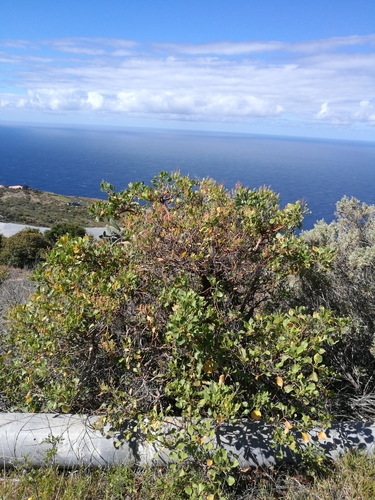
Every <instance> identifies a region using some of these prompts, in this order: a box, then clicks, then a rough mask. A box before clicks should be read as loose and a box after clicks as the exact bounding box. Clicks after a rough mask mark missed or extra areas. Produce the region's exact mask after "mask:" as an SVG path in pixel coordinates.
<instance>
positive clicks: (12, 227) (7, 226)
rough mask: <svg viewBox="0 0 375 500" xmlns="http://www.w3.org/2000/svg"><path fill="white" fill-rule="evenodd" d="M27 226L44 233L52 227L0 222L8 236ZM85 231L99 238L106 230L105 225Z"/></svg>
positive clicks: (3, 232)
mask: <svg viewBox="0 0 375 500" xmlns="http://www.w3.org/2000/svg"><path fill="white" fill-rule="evenodd" d="M26 228H32V229H39V231H40V232H41V233H43V234H44V232H45V231H47V230H48V229H50V228H49V227H38V226H31V225H30V224H13V223H10V222H0V234H2V235H3V236H5V237H6V238H9V237H10V236H13V235H14V234H17V233H19V232H20V231H22V230H23V229H26ZM85 231H86V233H87V234H91V235H92V236H94V237H95V238H99V236H100V235H101V234H103V232H104V231H105V227H85Z"/></svg>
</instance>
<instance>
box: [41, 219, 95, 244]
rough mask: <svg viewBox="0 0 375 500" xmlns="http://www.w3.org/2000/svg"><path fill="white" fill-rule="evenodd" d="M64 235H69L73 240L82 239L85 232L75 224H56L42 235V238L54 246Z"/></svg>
mask: <svg viewBox="0 0 375 500" xmlns="http://www.w3.org/2000/svg"><path fill="white" fill-rule="evenodd" d="M66 234H69V235H70V236H72V237H73V238H77V237H80V238H82V237H83V236H85V234H86V230H85V228H84V227H82V226H80V225H79V224H76V223H75V222H58V223H56V224H54V225H53V226H52V227H51V229H48V230H47V231H46V232H45V233H44V237H45V238H46V239H47V240H48V241H49V242H50V243H52V244H55V243H56V241H57V240H58V239H59V238H61V236H64V235H66Z"/></svg>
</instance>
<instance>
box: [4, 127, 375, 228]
mask: <svg viewBox="0 0 375 500" xmlns="http://www.w3.org/2000/svg"><path fill="white" fill-rule="evenodd" d="M176 169H179V170H180V171H181V172H182V173H183V174H189V175H190V176H191V177H199V178H201V177H206V176H210V177H213V178H215V179H216V180H217V181H219V182H223V183H224V184H225V186H226V187H227V188H228V189H231V188H233V187H234V186H235V184H236V183H237V182H240V183H241V184H243V185H244V186H249V187H251V188H258V187H260V186H263V185H266V186H270V187H271V188H272V189H273V190H274V191H276V192H277V193H279V194H280V200H281V204H282V205H284V204H286V203H289V202H294V201H296V200H298V199H300V200H304V201H305V202H307V204H308V207H309V209H310V210H311V212H312V213H311V214H310V215H307V216H306V217H305V220H304V225H303V228H304V229H310V228H312V227H313V225H314V222H315V221H316V220H319V219H325V220H326V221H327V222H330V221H331V220H332V219H333V217H334V211H335V204H336V202H337V201H338V200H340V199H341V198H342V197H343V196H344V195H346V196H349V197H351V196H354V197H356V198H358V199H359V200H361V201H363V202H366V203H369V204H375V189H374V188H375V142H371V143H370V142H367V143H366V142H355V141H329V140H322V139H302V138H290V137H269V136H260V135H259V136H256V135H246V134H224V133H209V132H192V131H171V130H150V129H130V128H96V127H86V128H84V127H82V128H76V127H70V128H69V127H61V126H52V125H50V126H9V125H7V126H5V125H2V126H0V184H5V185H15V184H20V185H28V186H29V187H31V188H38V189H41V190H43V191H51V192H55V193H61V194H69V195H81V196H89V197H98V198H105V195H104V193H102V192H101V191H100V182H101V180H102V179H104V180H106V181H108V182H110V183H111V184H113V185H114V186H115V188H116V190H122V189H125V188H126V186H127V185H128V183H129V182H134V181H138V180H144V181H145V182H148V181H149V180H150V179H151V178H152V177H153V176H154V175H155V174H156V173H157V172H159V171H160V170H167V171H173V170H176Z"/></svg>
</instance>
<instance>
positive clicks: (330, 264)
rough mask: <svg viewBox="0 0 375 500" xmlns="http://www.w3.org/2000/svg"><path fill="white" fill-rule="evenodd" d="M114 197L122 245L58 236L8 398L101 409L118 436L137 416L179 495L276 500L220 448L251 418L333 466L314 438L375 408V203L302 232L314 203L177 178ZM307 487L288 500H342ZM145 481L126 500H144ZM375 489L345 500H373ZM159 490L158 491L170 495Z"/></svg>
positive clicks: (12, 317)
mask: <svg viewBox="0 0 375 500" xmlns="http://www.w3.org/2000/svg"><path fill="white" fill-rule="evenodd" d="M102 187H103V189H104V190H105V191H106V192H107V194H108V201H107V202H104V201H99V202H97V203H96V204H95V205H93V207H92V208H91V210H92V213H94V214H95V215H96V217H97V220H99V221H107V223H108V224H109V229H108V233H109V234H108V235H107V237H104V238H102V239H101V240H94V239H93V238H90V237H87V236H84V237H75V236H74V237H73V236H72V235H69V234H64V235H63V236H62V237H60V238H59V239H57V241H55V242H54V244H53V247H52V249H51V250H48V251H45V255H44V256H43V258H44V260H45V262H44V263H43V264H39V266H38V267H37V268H36V271H35V272H34V273H33V280H34V281H35V282H36V283H37V287H36V290H35V293H33V295H32V296H31V298H30V300H29V302H28V303H27V304H26V305H25V304H24V305H18V306H17V305H16V306H14V307H11V309H10V311H9V316H8V322H7V323H6V325H5V327H4V335H3V337H2V345H0V349H1V351H2V355H1V356H0V363H1V365H0V366H1V370H0V389H1V391H2V393H3V396H2V397H3V401H4V402H3V404H4V405H5V406H7V407H8V408H11V409H12V410H13V411H31V412H56V413H83V414H89V415H90V414H91V415H98V416H99V417H100V423H101V424H103V425H104V424H106V423H110V424H111V425H112V427H113V429H123V424H124V420H126V419H128V421H130V422H133V423H134V427H133V424H132V425H131V427H130V428H129V430H127V431H126V433H125V438H126V439H129V438H130V437H131V435H132V432H136V433H139V432H141V433H144V434H145V435H146V436H147V437H148V439H150V440H154V439H157V440H158V441H159V442H161V443H162V445H163V446H164V447H165V449H166V450H169V452H170V457H171V458H172V459H173V460H174V461H175V464H173V465H171V466H170V467H169V469H168V471H164V470H163V471H162V470H159V472H160V473H161V475H160V477H158V478H157V479H156V478H155V477H153V478H152V482H153V484H154V487H155V488H156V489H157V488H159V487H161V488H162V490H163V491H166V492H167V491H170V492H173V493H174V495H175V496H174V498H181V499H187V500H198V499H199V500H200V499H203V498H204V499H206V500H219V499H221V500H229V499H234V498H238V499H240V498H241V499H245V498H268V496H267V497H266V496H264V497H262V496H261V493H260V491H259V490H258V492H254V488H255V482H256V481H257V479H256V478H254V477H252V476H251V473H252V472H253V471H250V470H248V469H246V470H240V469H239V467H238V460H237V457H236V454H235V453H233V454H232V455H230V454H229V453H227V452H226V451H225V450H223V449H221V448H219V449H214V448H213V446H212V442H211V440H212V438H213V437H214V436H215V433H216V431H217V430H218V429H220V428H223V427H222V426H224V427H225V425H226V423H227V422H233V421H236V420H237V421H238V420H242V419H244V418H245V419H249V420H254V421H262V422H263V423H266V424H269V425H271V426H272V428H273V429H274V434H273V439H274V442H275V444H276V445H277V446H278V445H286V446H287V447H289V448H290V450H292V451H293V452H294V453H296V454H300V455H301V458H302V459H303V462H304V466H306V467H307V466H308V467H309V469H308V470H309V471H312V472H311V473H313V471H317V470H318V471H320V472H321V473H322V474H323V473H324V472H327V471H328V468H327V467H328V466H327V463H326V461H325V460H324V457H323V456H322V455H321V454H320V453H319V450H318V447H317V446H316V443H315V444H314V442H312V441H311V439H310V437H309V433H308V432H309V430H310V429H311V427H312V426H319V427H320V429H321V431H320V432H319V434H318V439H319V440H323V441H324V440H325V439H326V438H327V436H326V434H325V432H324V429H327V427H328V426H329V424H330V422H331V421H332V420H333V419H335V420H352V419H358V420H362V421H363V420H372V419H373V418H374V415H375V380H374V375H373V374H374V370H375V358H374V352H375V345H374V332H375V312H374V311H375V304H374V302H373V297H374V293H375V274H374V272H373V269H374V264H375V207H374V206H367V205H366V204H364V203H362V204H361V203H360V202H359V201H358V200H356V199H354V198H352V199H349V198H345V197H344V198H343V199H342V200H341V201H340V202H338V203H337V212H336V220H335V221H334V222H332V223H331V224H326V223H325V222H324V221H320V222H319V223H317V224H316V225H315V227H314V229H313V230H312V231H308V232H302V233H299V232H298V230H300V229H301V228H302V221H303V216H304V214H305V213H306V212H307V208H306V207H305V206H304V205H303V204H301V203H300V202H296V203H294V204H292V203H289V204H287V205H286V206H285V207H282V206H280V203H279V197H278V195H277V194H276V193H274V192H273V191H271V190H270V189H267V188H260V189H254V190H251V189H249V188H244V187H242V186H237V187H236V188H235V189H234V190H233V191H228V190H226V189H225V188H224V187H223V186H222V185H220V184H218V183H216V182H215V181H214V180H213V179H209V178H207V179H202V180H192V179H191V178H190V177H188V176H181V175H180V174H179V173H178V172H176V173H172V174H170V175H169V174H168V173H167V172H161V173H160V174H159V175H158V176H156V177H155V178H154V179H152V180H151V185H146V184H145V183H144V182H136V183H130V184H129V187H128V189H126V190H124V191H122V192H115V190H114V188H113V186H111V185H110V184H107V183H103V186H102ZM59 234H60V233H59ZM6 243H8V242H6ZM8 246H9V244H8ZM4 248H5V246H4ZM4 279H5V278H4ZM6 281H7V280H6V279H5V281H4V284H5V283H6ZM8 281H9V280H8ZM161 421H168V422H170V423H171V430H170V432H169V434H168V435H167V436H165V435H164V434H163V431H162V427H160V425H159V423H160V422H161ZM135 422H137V423H136V424H135ZM99 425H100V424H99ZM291 430H293V431H297V432H298V433H299V435H300V436H301V437H302V439H303V442H304V443H305V444H306V445H303V446H301V445H300V443H298V442H297V440H296V439H295V438H294V432H291ZM346 460H347V462H344V463H343V466H342V467H343V468H341V469H340V467H341V466H338V468H336V472H335V473H336V475H337V476H341V481H342V484H345V482H346V481H347V471H348V470H349V469H353V470H354V469H355V468H357V469H360V468H364V469H365V468H366V469H368V476H369V477H370V476H371V477H374V472H373V471H374V463H373V459H370V460H369V461H368V462H366V461H365V460H359V461H358V462H355V465H353V464H354V462H353V461H351V460H352V459H351V458H350V457H349V458H347V459H346ZM305 470H306V469H305ZM340 471H341V472H340ZM258 472H259V471H258ZM124 474H125V473H124V472H122V476H123V477H124ZM267 474H268V473H267ZM272 474H273V473H270V474H269V475H268V477H269V478H271V482H272V481H273V478H272V477H271V476H272ZM294 474H295V476H294V477H298V476H297V470H295V471H294ZM308 477H309V476H308V475H304V478H301V477H299V479H297V481H298V483H299V485H300V486H301V489H300V488H298V489H299V492H300V493H301V496H297V495H296V496H293V495H292V494H290V495H289V496H288V495H287V494H285V495H284V493H282V494H280V495H279V494H278V493H279V492H277V493H276V494H275V498H276V497H277V498H301V499H302V498H330V496H328V490H330V489H331V488H332V484H329V483H327V484H326V486H324V488H325V489H324V490H321V493H319V495H320V496H314V495H315V493H316V492H317V491H318V490H319V488H320V486H319V487H318V484H317V483H316V488H315V493H314V494H312V495H313V496H310V495H311V492H310V491H307V490H305V491H302V489H303V488H302V485H301V481H302V482H303V481H307V480H308ZM146 479H147V478H146V475H145V474H144V475H143V476H142V478H141V479H136V478H135V481H136V483H137V486H134V483H132V481H133V479H132V480H131V481H130V483H131V484H130V483H129V484H127V485H123V486H121V493H120V494H122V492H125V491H126V492H127V493H133V490H132V488H135V490H136V491H135V492H134V493H135V496H134V498H146V496H145V495H144V494H142V493H140V496H139V495H138V493H139V492H140V490H138V487H141V486H140V484H141V482H142V481H144V485H145V488H146V489H149V488H148V486H147V480H146ZM300 480H301V481H300ZM275 481H276V483H277V481H278V480H277V478H276V477H275ZM293 481H294V480H293ZM293 481H292V482H293ZM249 482H250V485H249ZM253 484H254V488H253V486H252V485H253ZM373 484H374V482H373V480H370V481H369V483H366V484H364V485H363V486H361V488H362V490H363V494H362V492H361V494H360V496H358V497H353V490H351V491H350V493H348V494H346V493H344V491H343V490H342V491H341V490H340V488H338V489H337V491H336V493H334V492H332V494H333V495H336V496H332V498H364V499H365V498H366V499H367V498H373V493H374V490H373ZM248 487H250V491H251V493H249V495H248V496H246V495H247V491H248ZM345 487H346V486H345ZM123 488H124V489H123ZM322 488H323V486H322ZM156 489H153V492H154V493H153V496H152V498H157V497H160V498H165V499H166V498H169V497H168V496H160V495H158V494H156ZM319 491H320V490H319ZM176 492H178V493H177V494H176ZM365 492H366V493H365ZM30 494H31V493H30ZM253 494H254V496H253ZM366 495H367V496H366ZM90 498H91V497H90ZM108 498H109V497H108ZM127 498H133V497H130V496H128V497H127ZM150 498H151V497H150Z"/></svg>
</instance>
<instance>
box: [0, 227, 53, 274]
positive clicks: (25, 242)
mask: <svg viewBox="0 0 375 500" xmlns="http://www.w3.org/2000/svg"><path fill="white" fill-rule="evenodd" d="M49 247H50V245H49V243H48V241H47V240H46V239H45V238H44V236H43V235H42V234H41V233H40V232H39V230H38V229H31V228H26V229H24V230H23V231H20V232H18V233H16V234H14V235H13V236H10V237H9V238H6V240H5V242H4V244H3V246H2V248H1V250H0V263H1V264H5V265H7V266H12V267H20V268H23V267H33V266H35V265H36V264H37V263H38V261H40V260H41V259H42V258H43V255H44V251H45V250H46V249H47V248H49Z"/></svg>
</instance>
